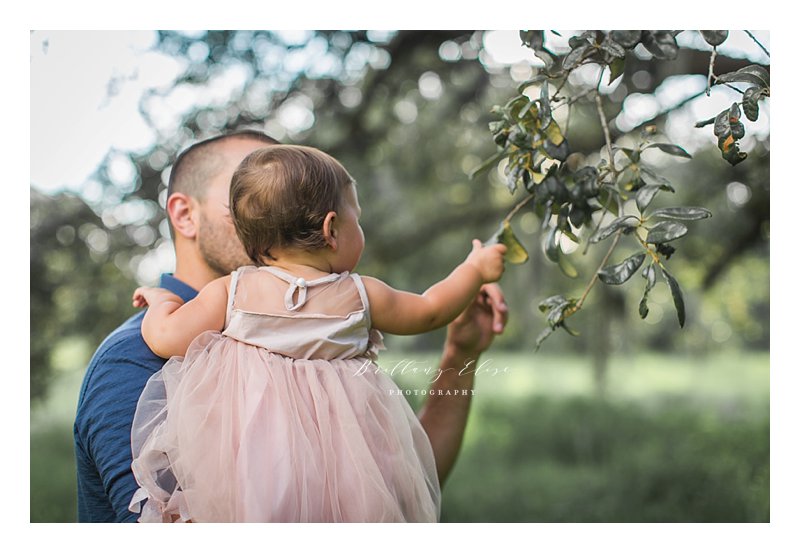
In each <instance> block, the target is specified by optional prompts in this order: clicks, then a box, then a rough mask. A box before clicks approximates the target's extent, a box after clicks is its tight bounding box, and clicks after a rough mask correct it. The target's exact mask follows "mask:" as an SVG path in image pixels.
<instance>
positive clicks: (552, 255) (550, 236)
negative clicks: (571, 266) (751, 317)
mask: <svg viewBox="0 0 800 553" xmlns="http://www.w3.org/2000/svg"><path fill="white" fill-rule="evenodd" d="M557 233H558V229H557V228H556V227H553V228H551V229H550V232H549V233H547V238H545V241H544V254H545V255H546V256H547V259H549V260H550V261H552V262H553V263H558V255H559V252H560V250H559V247H558V240H557V239H556V236H557Z"/></svg>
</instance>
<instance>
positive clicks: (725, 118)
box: [476, 31, 770, 349]
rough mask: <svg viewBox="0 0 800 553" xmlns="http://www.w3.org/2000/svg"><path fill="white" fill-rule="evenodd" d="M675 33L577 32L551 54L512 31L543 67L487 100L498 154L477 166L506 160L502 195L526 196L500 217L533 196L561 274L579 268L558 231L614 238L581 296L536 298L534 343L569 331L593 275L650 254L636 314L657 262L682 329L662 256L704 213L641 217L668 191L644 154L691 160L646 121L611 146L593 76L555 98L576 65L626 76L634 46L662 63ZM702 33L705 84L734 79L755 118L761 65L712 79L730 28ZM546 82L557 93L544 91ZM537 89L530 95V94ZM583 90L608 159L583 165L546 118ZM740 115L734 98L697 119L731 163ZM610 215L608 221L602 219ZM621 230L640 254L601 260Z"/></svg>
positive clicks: (677, 297) (616, 275)
mask: <svg viewBox="0 0 800 553" xmlns="http://www.w3.org/2000/svg"><path fill="white" fill-rule="evenodd" d="M680 32H681V31H585V32H581V33H579V34H577V35H575V36H572V37H570V38H569V48H570V49H569V51H568V52H566V53H564V54H563V55H556V54H554V53H553V52H552V51H551V50H548V49H547V48H545V38H544V31H521V32H520V39H521V41H522V43H523V45H526V46H528V47H529V48H531V49H533V51H534V53H535V54H536V56H537V57H539V58H540V59H541V60H542V61H544V63H545V67H544V69H543V70H542V71H541V72H540V73H539V74H538V75H536V76H534V77H533V78H532V79H530V80H528V81H526V82H524V83H522V84H521V85H520V86H519V87H518V94H517V95H516V96H513V97H512V98H511V99H510V100H508V102H506V104H505V105H503V106H495V108H494V109H493V110H492V113H494V114H496V115H497V116H498V119H497V120H496V121H493V122H492V123H490V125H489V130H490V132H491V134H492V137H493V139H494V142H495V144H496V145H497V153H496V154H495V155H494V156H492V157H491V158H490V159H489V160H487V162H485V163H483V164H482V165H481V166H479V167H478V169H476V172H478V171H480V170H485V169H488V168H489V167H491V166H493V165H494V164H495V163H497V162H501V163H505V166H504V168H503V173H504V176H505V184H506V187H507V188H508V191H509V192H510V193H511V194H515V193H516V192H517V190H519V189H522V190H524V191H525V192H526V193H527V195H528V197H526V198H524V199H523V200H522V201H521V202H520V203H519V204H518V206H517V207H516V208H515V209H514V211H512V213H511V214H510V215H509V216H508V217H506V222H507V221H508V220H509V219H510V217H511V216H513V214H515V213H516V212H517V211H518V210H519V208H520V207H521V206H522V205H523V204H525V203H528V202H529V201H530V200H532V206H533V210H534V212H535V213H536V214H537V215H538V216H539V218H540V220H541V221H542V226H543V228H544V229H545V232H544V233H543V237H544V238H543V250H544V253H545V257H546V258H547V259H548V260H549V261H551V262H553V263H555V264H557V265H558V266H559V268H560V269H561V270H562V272H563V273H564V274H565V275H567V276H569V277H572V278H575V277H577V275H578V271H577V269H576V268H575V265H574V264H573V263H571V262H570V261H569V258H568V256H567V255H566V254H565V252H564V250H563V248H562V238H563V237H566V238H567V239H568V240H570V241H572V242H573V243H575V244H579V243H580V242H581V241H582V238H581V236H580V234H581V233H582V229H584V228H586V227H589V228H594V231H593V232H592V234H591V235H590V236H589V237H588V240H586V241H587V242H588V243H587V248H588V247H589V245H592V244H597V243H599V242H601V241H603V240H606V239H609V238H611V237H614V240H613V241H612V244H611V246H610V249H609V251H608V253H607V254H606V256H605V260H604V261H603V264H601V267H600V268H598V269H597V271H596V272H595V273H594V275H593V276H592V278H591V280H590V282H589V284H588V285H587V288H586V290H585V291H584V293H583V295H582V296H581V297H580V298H579V299H567V298H566V297H565V296H563V295H556V296H551V297H550V298H548V299H546V300H544V301H542V302H541V303H540V304H539V309H540V310H541V311H542V312H544V313H545V314H546V318H547V323H548V326H547V328H546V329H545V330H544V331H543V332H542V333H541V334H540V335H539V336H538V338H537V340H536V347H537V349H538V348H539V346H540V345H541V344H542V342H543V341H544V340H545V339H546V338H547V337H549V336H550V335H551V334H552V333H553V332H554V331H555V330H556V329H557V328H564V329H566V330H568V331H569V332H570V333H573V332H572V331H571V330H570V329H569V328H568V327H567V326H566V324H565V321H566V319H567V318H568V317H570V316H572V315H574V314H575V313H577V312H578V311H579V310H580V309H581V308H582V306H583V302H584V300H585V298H586V296H587V295H588V293H589V291H590V290H591V289H592V287H593V286H594V284H595V282H596V281H597V280H600V281H601V282H603V283H604V284H607V285H613V286H617V285H620V284H623V283H625V282H627V281H628V280H629V279H630V277H631V276H632V275H633V274H634V273H635V272H636V271H637V270H638V269H639V268H640V267H641V266H642V264H643V263H644V262H645V260H646V259H648V258H649V259H650V263H649V264H648V265H647V266H646V268H645V270H644V272H643V277H644V278H645V280H646V287H645V291H644V295H643V297H642V300H641V301H640V304H639V314H640V316H641V317H642V318H645V317H646V316H647V314H648V312H649V309H648V307H647V297H648V294H649V292H650V291H651V290H652V288H653V286H654V285H655V282H656V277H655V275H656V273H655V266H658V267H659V269H660V270H661V274H662V276H663V278H664V279H665V281H666V282H667V284H668V286H669V288H670V290H671V292H672V297H673V302H674V305H675V309H676V312H677V315H678V322H679V324H680V326H681V327H683V326H684V324H685V322H686V308H685V304H684V299H683V294H682V292H681V288H680V286H679V284H678V281H677V280H676V279H675V277H674V276H673V275H672V274H671V273H670V272H669V271H668V270H667V267H666V266H665V260H668V259H669V258H670V257H671V256H672V255H673V254H674V253H675V251H676V248H675V246H673V245H672V244H671V243H672V242H674V241H676V240H678V239H680V238H682V237H684V236H686V235H687V234H688V233H689V231H690V228H689V226H687V225H686V224H684V222H686V221H698V220H701V219H705V218H708V217H710V216H711V212H710V211H709V210H708V209H706V208H703V207H691V206H674V207H666V208H659V209H656V210H653V211H652V212H650V213H648V210H649V209H650V206H651V204H652V203H653V202H654V200H656V198H657V197H658V195H659V194H661V193H662V192H667V193H673V194H674V193H675V188H674V187H673V186H672V184H670V183H669V182H668V181H667V179H665V178H664V177H663V176H662V175H661V174H659V171H658V170H657V169H655V168H654V167H653V166H651V165H650V164H649V163H647V161H646V159H645V156H646V152H648V151H652V150H658V151H660V152H662V153H664V154H667V155H670V156H674V157H677V158H683V159H691V157H692V156H691V155H690V154H689V153H688V152H687V151H686V150H685V149H684V148H682V147H681V146H679V145H677V144H672V143H669V142H664V141H660V140H655V139H654V137H655V136H656V135H657V134H658V131H657V129H656V127H655V126H654V125H646V126H645V127H644V128H643V129H642V131H641V133H640V136H639V141H638V144H637V145H636V146H635V147H633V148H631V147H622V146H619V145H617V144H613V143H612V142H611V140H610V134H609V129H608V127H609V124H608V120H607V117H606V114H605V109H604V106H603V103H604V100H605V99H604V98H603V97H602V96H601V95H600V92H599V88H600V84H601V83H600V82H598V84H597V88H596V89H595V90H591V89H589V90H585V91H582V92H580V93H576V95H575V96H574V97H570V96H569V95H565V96H563V97H562V96H560V92H561V90H562V89H564V88H565V87H566V86H567V84H568V79H569V76H570V74H571V73H572V72H573V71H575V70H576V69H577V68H579V67H581V66H582V65H586V64H597V65H599V66H600V67H601V68H602V70H603V71H608V72H609V74H610V77H609V80H610V82H613V81H615V80H616V79H617V78H619V76H620V75H622V74H623V73H624V71H625V63H626V58H627V56H628V53H629V52H630V51H631V50H633V49H635V48H644V49H645V50H646V51H647V52H649V54H650V55H652V56H653V57H654V58H656V59H658V60H664V61H665V62H668V61H669V60H674V59H676V58H677V57H678V53H679V46H678V43H677V40H676V36H677V35H678V34H679V33H680ZM700 34H701V36H702V37H703V39H704V40H705V41H706V42H707V43H708V44H709V45H710V46H712V49H713V51H712V57H711V63H710V68H709V82H711V81H712V80H713V83H714V84H715V85H729V83H733V82H745V83H749V84H751V85H752V86H751V87H750V88H748V89H747V90H746V91H744V92H743V94H742V102H741V106H742V109H743V110H744V112H745V115H746V117H747V118H748V119H749V120H751V121H754V120H756V119H757V118H758V112H759V109H758V102H759V100H761V99H763V98H765V97H768V96H769V94H770V90H769V73H768V71H767V70H766V69H765V68H763V67H761V66H758V65H748V66H746V67H743V68H740V69H738V70H736V71H733V72H730V73H725V74H723V75H721V76H719V77H715V78H714V75H713V69H714V59H715V57H716V47H717V46H719V45H721V44H722V43H724V42H725V40H727V38H728V35H729V33H728V31H701V32H700ZM603 71H601V76H602V72H603ZM551 87H553V88H555V89H556V92H555V93H554V94H552V95H551V94H550V89H551ZM536 88H538V95H536V93H535V92H532V90H535V89H536ZM587 96H589V97H592V99H593V100H594V103H595V105H596V109H597V113H598V117H599V119H600V123H601V126H602V128H603V131H604V135H605V138H606V145H605V146H606V148H605V151H604V153H605V154H606V157H605V159H602V158H601V160H600V161H599V162H597V163H586V162H585V161H584V160H585V159H586V158H585V157H584V156H571V155H570V154H571V153H572V152H571V149H570V146H569V141H568V138H567V133H566V132H565V131H564V129H562V128H561V126H560V125H559V123H558V122H557V121H556V117H555V115H554V113H555V112H556V110H558V109H559V108H562V107H567V108H568V109H571V106H572V105H573V104H574V103H576V102H578V100H580V99H582V98H584V97H587ZM740 119H741V110H740V103H734V104H733V105H732V106H731V107H730V108H728V109H727V110H725V111H723V112H721V113H720V114H718V115H717V116H716V117H715V118H713V120H709V121H706V122H701V123H698V124H697V125H696V126H697V127H702V126H704V125H705V124H709V123H710V122H713V123H714V134H715V136H717V138H718V145H719V148H720V150H721V152H722V154H723V158H724V159H725V160H726V161H728V162H729V163H730V164H731V165H736V164H738V163H740V162H742V161H744V159H746V157H747V154H746V153H745V152H741V151H740V149H739V143H738V141H739V140H740V139H741V138H743V137H744V135H745V129H744V125H743V124H742V122H741V120H740ZM560 120H561V121H563V120H564V119H563V118H561V119H560ZM567 121H568V119H567ZM569 160H572V162H570V161H569ZM608 214H611V215H613V216H614V217H615V218H614V219H613V220H612V221H611V222H610V223H607V224H603V221H604V220H605V217H606V215H608ZM512 234H513V233H512ZM623 236H628V237H630V239H631V240H632V241H633V242H634V244H636V245H637V247H638V248H639V249H640V250H641V251H639V252H638V253H635V254H633V255H629V256H628V257H627V258H626V259H624V260H623V261H621V262H618V263H616V264H611V265H606V261H607V260H608V258H609V257H610V256H611V254H612V252H613V251H614V249H615V248H616V247H617V246H618V244H619V242H620V239H621V238H622V237H623ZM515 240H516V239H515Z"/></svg>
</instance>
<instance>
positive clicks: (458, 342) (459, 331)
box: [445, 284, 508, 357]
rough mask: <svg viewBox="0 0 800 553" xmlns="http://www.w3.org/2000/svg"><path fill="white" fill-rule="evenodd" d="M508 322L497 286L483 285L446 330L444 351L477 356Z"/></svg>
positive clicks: (505, 308) (506, 311)
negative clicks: (451, 350)
mask: <svg viewBox="0 0 800 553" xmlns="http://www.w3.org/2000/svg"><path fill="white" fill-rule="evenodd" d="M507 321H508V306H507V305H506V302H505V297H504V296H503V291H502V290H501V289H500V287H499V286H498V285H497V284H485V285H484V286H483V287H482V288H481V290H480V292H478V295H477V296H476V297H475V300H473V302H472V303H471V304H470V305H469V307H467V308H466V309H465V310H464V312H463V313H461V315H459V316H458V317H457V318H456V319H455V320H454V321H453V322H452V323H450V324H449V325H448V327H447V341H446V342H445V349H446V350H447V349H455V350H456V351H458V352H459V353H461V354H462V355H469V356H473V357H477V356H478V355H480V354H481V353H482V352H484V351H486V350H487V349H488V348H489V346H490V345H491V344H492V341H493V340H494V337H495V335H496V334H501V333H502V332H503V330H504V329H505V326H506V322H507Z"/></svg>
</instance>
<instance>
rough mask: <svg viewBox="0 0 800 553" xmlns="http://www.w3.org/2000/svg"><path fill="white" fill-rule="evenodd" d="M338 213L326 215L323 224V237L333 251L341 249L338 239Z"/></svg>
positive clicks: (330, 212)
mask: <svg viewBox="0 0 800 553" xmlns="http://www.w3.org/2000/svg"><path fill="white" fill-rule="evenodd" d="M336 223H337V221H336V212H335V211H329V212H328V214H327V215H325V220H324V221H323V222H322V235H323V236H324V237H325V242H326V243H327V244H328V246H330V248H331V249H332V250H333V251H336V249H337V248H338V247H339V245H338V243H337V241H336V238H337V232H336Z"/></svg>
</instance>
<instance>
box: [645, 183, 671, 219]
mask: <svg viewBox="0 0 800 553" xmlns="http://www.w3.org/2000/svg"><path fill="white" fill-rule="evenodd" d="M662 190H669V191H673V190H672V187H671V186H669V185H666V186H665V185H663V184H647V185H645V186H642V187H641V188H640V189H639V190H637V191H636V207H638V208H639V212H640V213H644V210H645V209H647V206H649V205H650V202H652V201H653V198H655V197H656V194H658V193H659V192H660V191H662Z"/></svg>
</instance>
